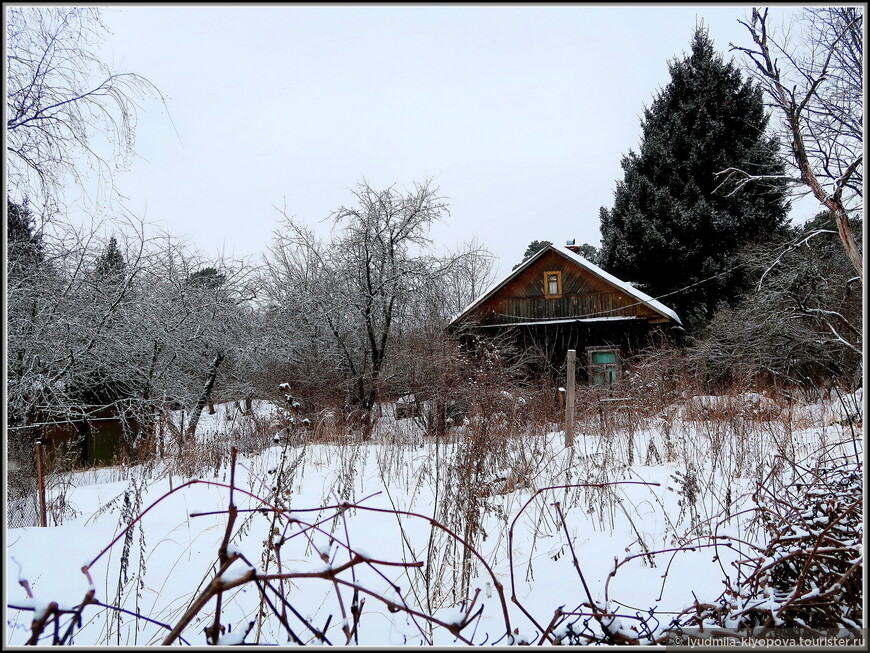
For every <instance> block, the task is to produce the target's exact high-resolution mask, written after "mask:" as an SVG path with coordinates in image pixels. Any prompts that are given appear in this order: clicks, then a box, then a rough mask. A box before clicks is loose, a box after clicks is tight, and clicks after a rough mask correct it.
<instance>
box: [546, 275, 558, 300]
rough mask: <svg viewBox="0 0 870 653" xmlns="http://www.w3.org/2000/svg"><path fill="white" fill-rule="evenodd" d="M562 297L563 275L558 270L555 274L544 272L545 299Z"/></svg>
mask: <svg viewBox="0 0 870 653" xmlns="http://www.w3.org/2000/svg"><path fill="white" fill-rule="evenodd" d="M561 296H562V273H561V272H559V271H558V270H556V271H554V272H544V297H552V298H555V297H561Z"/></svg>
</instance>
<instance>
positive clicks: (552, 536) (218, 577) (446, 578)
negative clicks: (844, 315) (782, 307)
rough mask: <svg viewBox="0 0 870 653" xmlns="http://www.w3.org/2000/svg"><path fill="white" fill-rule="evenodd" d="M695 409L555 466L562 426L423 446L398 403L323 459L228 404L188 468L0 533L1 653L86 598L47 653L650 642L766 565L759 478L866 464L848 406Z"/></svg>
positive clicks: (601, 438) (643, 425)
mask: <svg viewBox="0 0 870 653" xmlns="http://www.w3.org/2000/svg"><path fill="white" fill-rule="evenodd" d="M850 400H851V401H852V404H853V405H855V406H861V405H862V401H861V397H860V396H858V397H851V398H850ZM695 403H696V404H698V405H699V406H701V407H702V408H703V407H704V406H705V405H707V406H709V405H710V404H711V403H715V402H713V401H712V400H711V399H710V398H706V399H701V400H699V401H697V402H695ZM691 407H692V406H691V405H688V406H684V407H683V409H682V410H680V411H674V412H673V413H672V414H670V415H659V416H656V417H655V418H650V419H648V420H644V421H642V422H635V421H629V422H627V423H622V424H621V423H620V422H619V421H618V420H612V421H610V422H607V423H605V422H602V423H601V424H600V425H599V426H600V428H598V427H596V425H595V424H594V423H590V424H580V425H579V426H578V428H579V429H580V431H582V433H578V434H577V436H576V439H575V443H574V446H573V447H572V448H568V449H566V448H565V447H564V440H563V435H562V433H560V432H559V426H558V425H556V424H551V425H546V426H544V427H541V428H535V429H530V430H529V431H528V432H523V429H522V427H521V426H520V424H521V423H522V422H521V420H519V421H511V422H510V424H508V425H507V426H505V420H507V419H508V418H507V417H506V416H504V415H501V416H498V419H496V418H495V417H484V418H483V419H482V420H478V421H477V422H475V421H474V420H472V421H470V422H469V423H468V424H467V425H466V426H465V427H462V428H458V429H455V432H454V433H452V434H451V435H449V436H447V437H444V438H440V439H436V438H431V437H423V436H422V434H421V432H420V431H419V429H418V428H417V426H416V425H415V423H414V422H413V421H412V420H411V419H402V420H395V419H392V418H391V417H390V409H391V407H389V406H388V407H385V409H384V416H383V418H382V419H381V422H380V424H379V427H378V429H377V430H376V431H375V433H374V436H373V438H372V440H371V441H369V442H361V441H360V440H359V438H358V437H356V438H354V437H349V436H345V435H344V434H342V433H341V430H340V428H338V429H337V428H333V429H331V430H330V431H329V432H330V433H331V436H330V437H327V436H326V435H324V433H325V432H324V431H319V432H317V439H318V441H314V440H315V437H314V434H315V431H314V430H313V429H311V428H309V429H306V430H302V429H298V430H294V429H293V428H290V429H289V430H288V429H287V428H286V425H287V422H286V421H282V420H285V418H286V416H283V417H282V414H281V410H280V409H279V408H277V407H276V406H274V405H271V404H269V403H267V402H255V403H254V406H253V414H248V415H243V414H242V413H241V412H240V411H239V410H238V408H237V407H234V406H233V405H232V404H227V405H222V406H219V407H218V410H217V412H216V414H214V415H203V419H202V421H201V422H200V424H199V428H198V431H197V441H196V443H195V444H193V445H189V446H186V447H185V448H184V449H183V451H182V453H181V455H179V456H175V457H172V458H170V457H169V455H168V454H166V453H165V452H164V458H163V460H162V461H157V462H153V463H149V464H147V465H139V466H131V467H125V468H106V469H100V470H92V471H89V472H80V473H76V474H74V475H67V476H65V477H63V478H62V479H61V478H56V479H52V480H51V481H50V482H49V493H50V497H49V498H50V502H51V501H53V502H54V503H53V505H55V506H58V505H61V506H62V508H61V509H57V510H55V513H54V515H53V522H54V523H56V522H58V521H60V522H61V523H60V524H59V525H54V526H51V527H49V528H20V529H12V530H9V531H8V532H7V546H6V559H5V569H6V573H5V574H4V576H5V591H6V600H5V603H6V606H7V609H6V615H5V624H6V635H5V637H4V640H5V642H6V645H7V646H8V645H11V646H18V645H23V644H25V643H26V642H27V641H28V639H29V638H30V637H31V635H32V621H33V620H34V619H36V620H39V619H41V618H42V619H48V618H50V617H51V614H52V612H53V610H54V609H55V606H54V605H52V604H53V603H56V604H57V608H58V609H60V610H61V611H62V610H65V609H66V610H74V609H76V607H77V606H79V605H80V604H81V603H82V601H83V599H84V597H85V596H86V595H88V593H89V592H92V593H93V594H92V596H93V601H95V602H92V604H90V605H88V606H86V607H85V608H84V609H83V610H82V611H81V612H82V619H81V623H80V624H74V623H73V621H74V619H73V616H71V615H69V614H67V615H64V616H62V617H61V618H60V619H59V620H55V621H56V622H57V623H58V624H59V627H58V628H57V629H56V628H55V626H54V625H51V627H49V628H46V629H45V631H44V632H43V633H42V635H41V636H40V639H39V643H41V644H51V643H52V642H53V641H55V640H54V638H56V637H60V638H63V637H65V635H66V633H67V632H71V633H73V635H72V638H71V640H69V639H67V640H64V641H66V642H67V643H72V644H75V645H77V646H106V645H110V646H112V645H114V646H146V645H156V644H159V643H161V642H164V641H166V640H167V639H169V640H171V641H174V642H175V643H176V644H185V643H187V644H191V645H197V646H200V645H205V644H207V643H209V642H210V641H212V642H213V641H218V643H220V644H230V643H240V642H244V643H249V644H254V643H267V644H278V645H287V644H299V643H300V642H301V643H305V644H308V643H329V644H337V645H346V644H359V645H364V646H391V645H392V646H397V645H405V646H410V645H437V646H454V645H464V644H468V643H474V644H486V645H493V644H495V645H508V644H519V643H525V642H529V643H538V642H539V641H541V640H542V638H543V641H544V643H555V642H557V641H558V642H561V643H582V642H584V641H595V639H594V638H600V637H602V636H603V635H605V634H606V635H607V636H609V637H610V638H611V639H610V640H608V641H630V642H634V643H638V644H650V643H652V642H655V641H657V639H656V638H657V637H658V636H660V635H661V634H662V633H663V632H664V631H665V629H666V628H667V627H668V625H669V624H671V623H672V621H673V620H674V619H677V618H678V616H679V614H680V613H681V612H682V611H683V610H685V609H687V608H691V607H692V606H693V605H695V601H696V599H698V600H699V601H702V602H703V601H707V602H715V601H716V600H717V599H718V598H719V597H720V595H722V593H723V589H724V587H725V586H726V583H731V584H734V583H736V582H737V581H738V580H739V577H740V573H741V572H740V569H741V565H745V562H741V561H746V560H748V559H752V558H753V557H757V556H758V549H756V548H754V547H753V545H757V546H761V547H763V546H764V545H765V543H766V542H767V541H768V539H769V533H768V532H767V531H765V529H764V528H763V527H762V526H761V525H760V523H759V520H758V519H757V513H756V511H755V510H753V508H754V507H755V504H754V503H753V493H755V492H756V491H757V490H758V489H759V484H765V485H766V487H767V488H768V489H770V488H774V491H775V488H776V487H779V485H781V486H782V487H788V486H789V484H790V483H793V481H794V474H795V469H796V468H795V467H794V465H793V464H792V463H795V464H798V465H802V466H803V468H814V467H817V466H826V465H827V466H830V465H831V464H837V463H836V461H838V460H849V459H851V460H853V461H854V460H856V459H860V458H861V457H862V450H863V431H862V424H863V421H862V420H861V421H859V422H857V423H856V422H854V421H853V422H848V423H844V422H843V421H842V420H843V418H844V416H845V415H844V410H843V408H842V403H840V404H838V403H836V402H831V403H830V404H817V405H814V406H802V407H799V408H795V409H793V410H792V411H791V412H790V413H789V415H788V416H787V417H783V416H782V415H778V416H776V417H774V418H771V416H770V415H767V416H766V417H764V418H761V417H759V416H758V415H755V416H754V417H753V416H751V415H744V416H742V417H740V418H735V417H733V416H732V417H731V418H729V419H727V420H724V419H723V420H716V419H713V418H711V416H710V415H709V414H707V415H706V417H705V416H703V415H702V416H699V415H697V414H690V413H691V410H690V409H691ZM696 408H697V406H696ZM696 412H697V411H696ZM846 412H848V411H846ZM514 419H515V418H513V417H512V418H511V420H514ZM490 420H491V422H492V423H489V421H490ZM499 420H501V422H500V423H499V424H497V423H496V422H499ZM620 424H621V425H620ZM170 448H171V447H170ZM232 448H236V449H237V450H238V455H237V460H236V464H235V466H234V467H232V466H231V464H230V461H231V455H232V454H231V453H230V452H231V450H232ZM784 461H785V463H784ZM191 481H194V482H191ZM778 484H779V485H778ZM548 488H549V489H548ZM60 499H62V501H60ZM231 502H232V504H233V505H234V506H235V507H236V508H237V509H238V512H237V514H236V515H235V517H234V518H232V526H231V529H230V531H229V540H228V541H227V542H225V536H226V535H227V534H228V529H227V525H228V523H229V522H230V520H231V517H230V514H229V511H228V508H229V506H230V504H231ZM137 517H139V518H138V519H137ZM713 536H719V539H714V538H713ZM460 540H462V541H465V542H466V543H468V544H470V545H472V546H473V551H472V550H471V549H470V548H469V547H466V546H464V545H463V544H462V542H461V541H460ZM222 545H223V547H222ZM83 567H84V568H85V571H87V573H84V572H83ZM254 575H255V576H256V581H255V580H253V579H254ZM499 586H501V587H502V588H503V593H501V594H500V593H499ZM262 592H265V596H266V597H267V598H268V601H264V600H262ZM216 594H219V599H218V598H216V596H215V595H216ZM206 599H208V600H206ZM106 606H112V607H106ZM773 609H774V610H775V609H776V606H773ZM216 612H217V616H218V617H219V620H217V621H216ZM591 615H597V616H591ZM601 615H606V616H605V617H604V618H602V617H601ZM146 617H147V619H146ZM55 621H51V623H52V624H54V623H55ZM216 623H217V624H218V625H217V628H215V624H216ZM71 625H72V628H70V626H71ZM209 631H211V635H210V634H209ZM545 632H546V635H544V633H545ZM577 633H580V634H582V633H586V635H587V637H586V639H584V638H583V637H582V636H581V635H576V636H575V634H577ZM209 637H213V639H211V640H209ZM620 638H622V639H621V640H620Z"/></svg>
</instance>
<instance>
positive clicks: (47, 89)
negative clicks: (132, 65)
mask: <svg viewBox="0 0 870 653" xmlns="http://www.w3.org/2000/svg"><path fill="white" fill-rule="evenodd" d="M5 13H6V27H7V39H8V40H7V54H6V60H7V94H6V110H7V111H6V113H7V120H6V136H7V145H6V151H7V154H8V157H7V160H8V165H9V185H10V188H11V189H14V190H15V191H17V193H18V194H19V197H18V198H16V199H18V200H19V201H20V200H22V199H24V198H25V197H28V196H29V197H31V198H35V197H39V198H41V199H44V200H45V201H46V202H49V201H50V200H52V199H56V198H57V197H58V195H60V194H62V191H63V188H64V186H65V185H67V184H68V183H70V182H75V183H79V184H80V185H82V186H83V185H84V181H85V179H86V178H87V174H86V170H87V169H88V168H92V169H93V170H94V171H95V172H96V174H97V177H98V179H99V180H100V181H101V182H103V183H102V184H101V187H105V186H106V185H107V186H108V188H109V189H111V187H112V186H111V179H112V172H113V163H119V162H123V161H125V160H127V158H128V157H129V155H131V154H132V152H133V145H134V135H135V126H136V111H137V101H138V100H141V99H144V98H146V97H157V98H160V99H161V100H162V97H161V96H160V93H159V91H158V90H157V88H156V87H155V86H154V85H153V84H152V83H151V82H149V81H148V80H147V79H146V78H144V77H142V76H141V75H137V74H134V73H117V72H114V71H112V70H111V69H109V68H108V67H107V66H106V65H105V64H104V63H103V62H102V61H100V59H99V57H98V56H97V55H96V53H95V52H94V49H95V46H96V45H97V44H98V43H99V42H100V40H101V39H102V35H103V33H104V32H105V31H106V28H105V26H104V25H103V23H102V22H101V21H100V12H99V9H98V8H95V7H89V8H80V7H40V6H34V7H9V8H6V9H5Z"/></svg>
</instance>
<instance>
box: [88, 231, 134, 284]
mask: <svg viewBox="0 0 870 653" xmlns="http://www.w3.org/2000/svg"><path fill="white" fill-rule="evenodd" d="M126 269H127V263H126V262H125V261H124V255H123V254H122V253H121V248H120V247H118V240H117V238H115V237H114V236H112V237H111V238H110V239H109V243H108V244H107V245H106V249H105V251H103V253H102V254H100V257H99V258H98V259H97V264H96V267H95V269H94V271H95V272H96V274H97V277H98V278H100V279H104V280H108V281H119V280H121V279H123V278H124V272H125V271H126Z"/></svg>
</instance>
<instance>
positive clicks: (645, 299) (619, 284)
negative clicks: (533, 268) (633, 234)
mask: <svg viewBox="0 0 870 653" xmlns="http://www.w3.org/2000/svg"><path fill="white" fill-rule="evenodd" d="M549 251H553V252H556V253H557V254H560V255H562V256H564V257H565V258H567V259H568V260H569V261H572V262H574V263H576V264H577V265H579V266H580V267H581V268H583V269H584V270H586V271H587V272H589V273H591V274H593V275H594V276H596V277H598V278H599V279H602V280H604V281H606V282H607V283H609V284H610V285H612V286H615V287H616V288H619V290H621V291H622V292H624V293H625V294H626V295H629V296H630V297H634V298H635V299H636V300H637V301H638V302H639V303H641V304H644V305H646V306H648V307H649V308H651V309H653V310H654V311H656V312H657V313H659V314H661V315H663V316H665V317H667V318H669V319H671V320H673V321H674V322H676V323H677V324H682V323H683V322H682V320H680V317H679V316H678V315H677V314H676V312H674V311H673V310H672V309H670V308H668V307H667V306H665V305H664V304H662V303H661V302H660V301H658V300H657V299H653V298H652V297H650V296H649V295H647V294H646V293H645V292H642V291H640V290H638V289H637V288H635V287H634V286H632V285H631V284H630V283H627V282H625V281H623V280H622V279H618V278H616V277H614V276H613V275H612V274H610V273H609V272H605V271H604V270H602V269H601V268H600V267H598V266H597V265H595V264H594V263H591V262H590V261H587V260H586V259H585V258H583V257H582V256H580V255H579V254H577V253H576V252H573V251H571V250H570V249H568V248H567V247H557V246H556V245H548V246H547V247H544V248H542V249H540V250H538V251H537V252H536V253H535V254H534V256H530V257H529V258H527V259H526V260H525V261H523V263H522V265H520V266H519V267H518V268H517V269H516V270H513V271H511V273H510V274H508V275H507V276H506V277H504V278H503V279H502V280H501V281H497V282H496V283H494V284H493V285H492V286H491V287H490V289H489V290H487V291H486V292H485V293H483V294H482V295H481V296H480V297H478V298H477V299H475V300H474V301H473V302H472V303H471V304H469V305H468V306H466V307H465V308H464V309H463V310H462V311H461V312H460V313H459V315H457V316H456V317H454V318H453V319H452V320H451V321H450V324H451V326H452V325H453V324H455V323H456V322H457V321H458V320H460V319H461V318H463V317H465V316H466V315H467V314H468V313H470V312H471V311H473V310H474V309H475V308H477V307H478V306H480V305H481V304H482V303H483V302H485V301H486V300H487V299H489V298H490V297H491V296H492V295H494V294H495V293H496V292H497V291H498V290H499V289H501V288H502V287H503V286H505V285H506V284H507V283H508V282H510V281H511V280H513V279H514V278H516V277H518V276H519V275H520V274H522V273H523V271H524V270H525V269H526V268H528V267H529V266H530V265H531V264H532V263H534V262H535V261H537V260H538V259H539V258H541V257H542V256H543V255H544V254H545V253H546V252H549ZM593 317H600V316H598V315H596V316H589V317H585V316H583V315H578V316H576V317H574V318H563V319H566V320H571V321H574V320H579V319H584V320H589V319H592V318H593ZM548 322H549V321H548ZM534 324H543V322H534Z"/></svg>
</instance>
